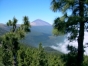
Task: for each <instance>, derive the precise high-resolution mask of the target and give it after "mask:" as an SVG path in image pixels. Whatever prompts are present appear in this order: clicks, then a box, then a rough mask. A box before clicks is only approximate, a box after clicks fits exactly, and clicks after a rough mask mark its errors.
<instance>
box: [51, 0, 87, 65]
mask: <svg viewBox="0 0 88 66" xmlns="http://www.w3.org/2000/svg"><path fill="white" fill-rule="evenodd" d="M51 9H52V10H53V11H54V12H57V11H60V12H62V13H63V15H62V16H61V17H57V18H56V19H55V20H54V33H55V34H56V35H59V34H70V35H69V36H68V40H70V41H73V40H76V41H77V43H78V48H77V55H76V58H77V63H76V64H77V66H82V65H83V60H84V45H83V42H84V32H85V31H88V0H52V2H51ZM68 11H71V12H72V13H71V14H70V15H68Z"/></svg>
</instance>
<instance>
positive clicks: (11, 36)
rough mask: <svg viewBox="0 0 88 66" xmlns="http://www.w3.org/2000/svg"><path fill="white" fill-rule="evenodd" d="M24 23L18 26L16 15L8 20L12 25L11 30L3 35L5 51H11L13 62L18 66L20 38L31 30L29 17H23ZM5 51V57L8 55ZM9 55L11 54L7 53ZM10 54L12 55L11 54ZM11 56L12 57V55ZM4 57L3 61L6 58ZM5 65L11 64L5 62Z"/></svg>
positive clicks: (9, 24)
mask: <svg viewBox="0 0 88 66" xmlns="http://www.w3.org/2000/svg"><path fill="white" fill-rule="evenodd" d="M23 22H24V23H23V24H22V25H21V26H20V27H17V19H16V18H15V17H14V18H13V20H12V21H11V20H9V21H8V22H7V25H8V26H11V31H10V32H8V33H6V34H5V35H3V36H2V47H3V52H4V53H5V52H6V53H7V52H11V54H12V55H11V56H12V57H13V60H12V64H13V65H14V66H17V65H18V63H17V51H18V50H19V40H20V39H22V38H24V37H25V34H26V33H27V32H30V29H29V28H30V23H29V20H28V17H27V16H25V17H24V19H23ZM4 53H3V55H4V57H5V56H6V55H5V54H4ZM7 55H9V54H7ZM9 56H10V55H9ZM11 56H10V57H11ZM4 57H3V61H4V60H5V58H4ZM4 65H5V66H8V65H9V64H8V63H7V64H6V63H5V62H4Z"/></svg>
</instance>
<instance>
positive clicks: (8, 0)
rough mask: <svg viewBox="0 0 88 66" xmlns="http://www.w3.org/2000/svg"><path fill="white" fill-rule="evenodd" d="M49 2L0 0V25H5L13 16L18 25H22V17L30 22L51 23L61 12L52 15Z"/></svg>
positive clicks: (46, 0)
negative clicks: (25, 17)
mask: <svg viewBox="0 0 88 66" xmlns="http://www.w3.org/2000/svg"><path fill="white" fill-rule="evenodd" d="M50 3H51V0H0V23H6V22H7V21H8V20H9V19H12V18H13V17H14V16H15V17H16V18H17V19H18V23H22V19H23V16H25V15H26V16H28V17H29V20H30V22H32V21H34V20H36V19H42V20H44V21H47V22H49V23H50V24H52V23H53V20H54V19H55V18H56V17H58V16H61V15H62V14H61V12H58V13H54V12H53V11H52V10H51V9H50Z"/></svg>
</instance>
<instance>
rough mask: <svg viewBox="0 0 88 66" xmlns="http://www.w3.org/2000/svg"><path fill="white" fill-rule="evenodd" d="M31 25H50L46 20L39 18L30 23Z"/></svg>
mask: <svg viewBox="0 0 88 66" xmlns="http://www.w3.org/2000/svg"><path fill="white" fill-rule="evenodd" d="M30 24H31V26H51V24H49V23H48V22H46V21H43V20H41V19H36V20H34V21H33V22H31V23H30Z"/></svg>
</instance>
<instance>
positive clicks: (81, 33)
mask: <svg viewBox="0 0 88 66" xmlns="http://www.w3.org/2000/svg"><path fill="white" fill-rule="evenodd" d="M83 2H84V0H79V16H80V17H81V20H80V24H79V25H80V29H79V36H78V56H77V57H78V58H77V59H78V66H82V63H83V55H84V48H83V41H84V21H83V18H84V3H83Z"/></svg>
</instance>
